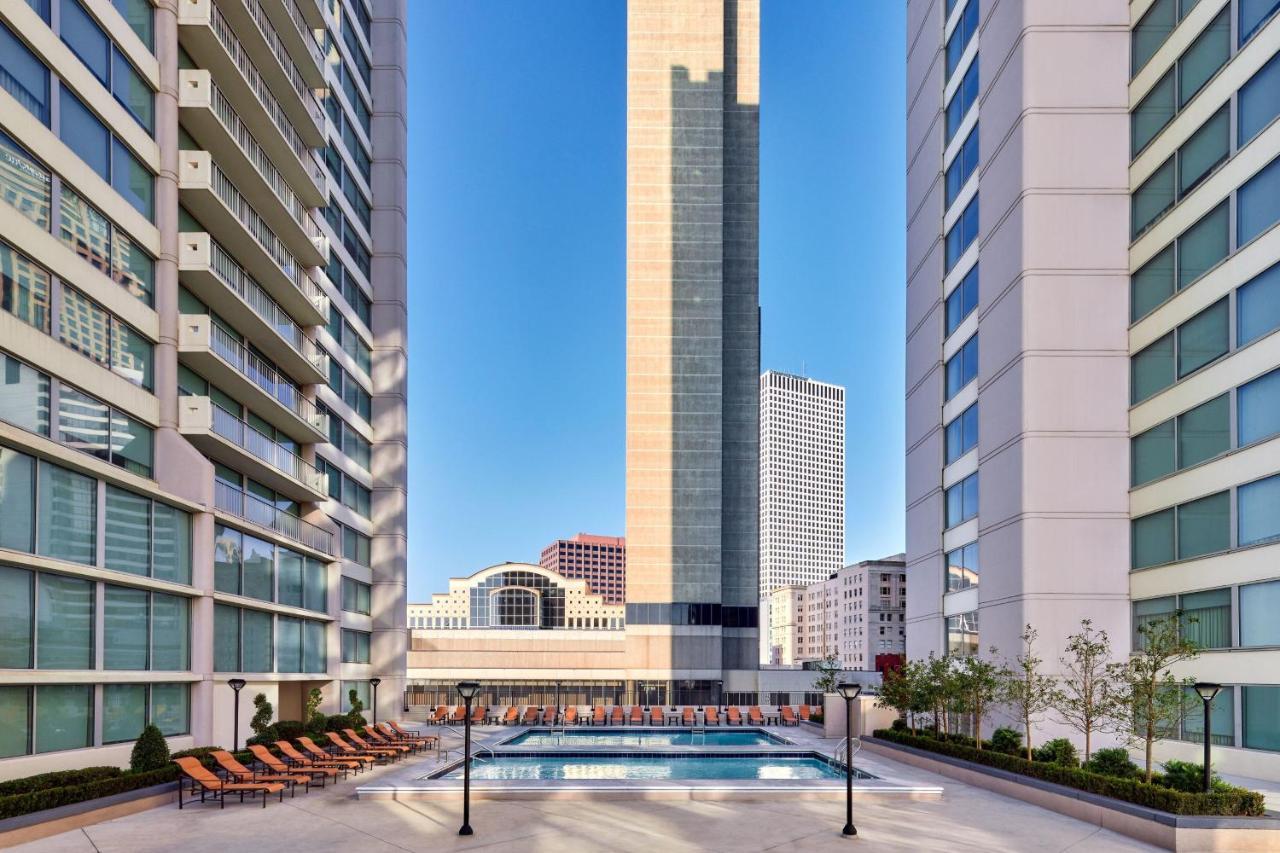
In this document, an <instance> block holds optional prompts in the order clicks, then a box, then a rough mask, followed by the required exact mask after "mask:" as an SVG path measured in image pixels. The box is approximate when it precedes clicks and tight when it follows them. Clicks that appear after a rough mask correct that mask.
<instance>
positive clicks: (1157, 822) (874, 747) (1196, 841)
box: [862, 737, 1280, 853]
mask: <svg viewBox="0 0 1280 853" xmlns="http://www.w3.org/2000/svg"><path fill="white" fill-rule="evenodd" d="M862 748H863V749H865V750H869V751H871V752H874V753H876V754H878V755H883V756H885V757H887V758H891V759H893V760H894V761H900V762H902V763H903V764H910V765H911V766H912V767H919V768H920V769H921V770H928V771H930V772H932V773H937V774H939V775H941V776H947V777H949V778H951V779H956V780H959V781H961V782H964V783H965V784H968V785H973V786H974V787H977V788H984V789H986V790H988V791H994V792H996V793H997V794H1003V795H1004V796H1006V797H1012V798H1013V799H1015V800H1022V801H1023V802H1027V803H1031V804H1032V805H1037V806H1040V807H1041V808H1045V809H1049V810H1050V811H1053V812H1057V813H1058V814H1062V815H1066V816H1068V817H1073V818H1075V819H1076V820H1082V821H1084V822H1086V823H1091V824H1093V825H1095V826H1099V827H1102V828H1103V829H1109V830H1111V831H1113V832H1118V833H1120V834H1121V835H1127V836H1129V837H1130V838H1136V839H1138V840H1139V841H1144V842H1146V843H1147V844H1153V845H1155V846H1157V847H1163V848H1164V849H1166V850H1177V851H1240V853H1253V851H1257V853H1264V851H1276V850H1280V816H1271V815H1269V816H1267V817H1203V816H1189V815H1174V814H1169V813H1168V812H1162V811H1157V810H1155V809H1150V808H1146V807H1144V806H1139V805H1134V804H1133V803H1126V802H1124V801H1123V800H1114V799H1111V798H1110V797H1102V796H1099V795H1097V794H1091V793H1089V792H1087V791H1079V790H1076V789H1075V788H1069V787H1067V786H1065V785H1058V784H1055V783H1053V782H1045V781H1042V780H1040V779H1033V778H1031V777H1029V776H1023V775H1021V774H1018V773H1011V772H1009V771H1007V770H999V769H997V768H994V767H985V766H983V765H981V764H974V763H972V762H969V761H964V760H963V759H959V758H952V757H951V756H948V755H938V754H936V753H932V752H929V751H927V750H923V749H916V748H915V747H911V746H904V745H902V744H896V743H890V742H889V741H885V740H880V739H879V738H874V737H865V738H863V739H862Z"/></svg>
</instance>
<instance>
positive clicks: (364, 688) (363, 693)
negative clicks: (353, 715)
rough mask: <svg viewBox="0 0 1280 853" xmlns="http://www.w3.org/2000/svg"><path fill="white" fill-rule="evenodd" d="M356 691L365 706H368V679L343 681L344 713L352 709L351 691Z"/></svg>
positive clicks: (357, 696)
mask: <svg viewBox="0 0 1280 853" xmlns="http://www.w3.org/2000/svg"><path fill="white" fill-rule="evenodd" d="M352 690H354V691H355V692H356V698H357V699H359V700H360V702H361V704H363V705H364V707H366V708H368V707H369V703H370V699H369V692H370V691H369V682H367V681H344V682H342V713H344V714H345V713H347V712H348V711H350V710H351V691H352Z"/></svg>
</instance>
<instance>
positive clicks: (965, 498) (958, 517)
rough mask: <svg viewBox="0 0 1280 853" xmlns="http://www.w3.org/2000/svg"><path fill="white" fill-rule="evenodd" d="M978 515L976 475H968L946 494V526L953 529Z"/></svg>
mask: <svg viewBox="0 0 1280 853" xmlns="http://www.w3.org/2000/svg"><path fill="white" fill-rule="evenodd" d="M977 514H978V475H977V474H970V475H969V476H968V477H965V478H964V479H963V480H961V481H960V482H959V483H956V484H955V485H954V486H952V487H951V488H949V489H947V492H946V516H947V518H946V526H947V527H955V526H956V525H957V524H961V523H963V522H965V521H968V520H969V519H971V518H973V517H975V516H976V515H977Z"/></svg>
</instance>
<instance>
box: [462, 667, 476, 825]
mask: <svg viewBox="0 0 1280 853" xmlns="http://www.w3.org/2000/svg"><path fill="white" fill-rule="evenodd" d="M479 692H480V682H478V681H459V682H458V695H459V696H461V697H462V701H463V702H465V703H466V706H467V719H466V722H465V723H464V724H463V731H464V732H465V734H464V735H463V743H464V746H463V752H462V755H463V758H462V828H461V829H459V830H458V834H459V835H472V834H474V831H473V830H472V829H471V703H472V701H474V700H475V698H476V695H477V694H478V693H479Z"/></svg>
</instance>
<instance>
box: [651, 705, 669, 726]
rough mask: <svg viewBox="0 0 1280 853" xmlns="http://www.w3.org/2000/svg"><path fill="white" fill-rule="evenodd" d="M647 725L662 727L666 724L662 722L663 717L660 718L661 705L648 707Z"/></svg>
mask: <svg viewBox="0 0 1280 853" xmlns="http://www.w3.org/2000/svg"><path fill="white" fill-rule="evenodd" d="M649 725H651V726H663V725H666V722H665V721H664V719H663V716H662V706H661V705H650V706H649Z"/></svg>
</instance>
